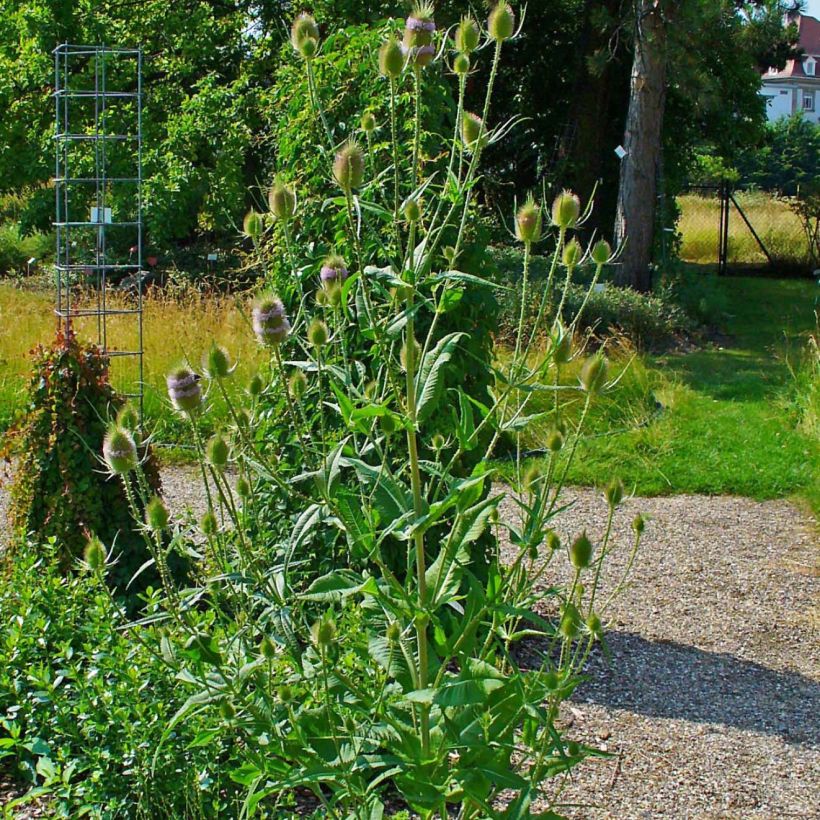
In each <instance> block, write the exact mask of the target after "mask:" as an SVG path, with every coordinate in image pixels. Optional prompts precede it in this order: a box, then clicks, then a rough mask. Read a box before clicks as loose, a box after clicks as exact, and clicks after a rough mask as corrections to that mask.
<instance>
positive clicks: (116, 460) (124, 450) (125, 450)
mask: <svg viewBox="0 0 820 820" xmlns="http://www.w3.org/2000/svg"><path fill="white" fill-rule="evenodd" d="M103 458H104V459H105V463H106V464H107V465H108V469H109V470H111V472H112V473H114V474H115V475H126V474H127V473H130V472H131V471H132V470H134V469H136V467H137V463H138V462H139V457H138V456H137V445H136V444H135V443H134V438H133V436H132V435H131V433H129V432H128V431H127V430H123V429H122V428H121V427H112V428H110V429H109V431H108V432H107V433H106V434H105V438H104V439H103Z"/></svg>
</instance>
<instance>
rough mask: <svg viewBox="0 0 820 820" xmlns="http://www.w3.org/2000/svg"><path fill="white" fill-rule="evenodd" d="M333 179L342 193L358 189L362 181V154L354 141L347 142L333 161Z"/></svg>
mask: <svg viewBox="0 0 820 820" xmlns="http://www.w3.org/2000/svg"><path fill="white" fill-rule="evenodd" d="M333 177H334V179H335V180H336V182H337V183H338V184H339V187H340V188H341V189H342V190H343V191H352V190H354V189H355V188H359V187H360V186H361V184H362V180H364V152H363V151H362V149H361V146H360V145H359V143H357V142H356V141H355V140H352V139H351V140H348V142H346V143H345V144H344V145H343V146H342V147H341V148H340V149H339V151H338V152H337V153H336V158H335V159H334V160H333Z"/></svg>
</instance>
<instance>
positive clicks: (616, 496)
mask: <svg viewBox="0 0 820 820" xmlns="http://www.w3.org/2000/svg"><path fill="white" fill-rule="evenodd" d="M604 496H605V497H606V503H607V504H609V506H610V507H612V508H613V509H614V508H615V507H617V506H618V505H619V504H620V503H621V502H622V501H623V500H624V484H623V481H621V480H620V479H617V478H615V479H613V480H612V481H610V482H609V484H607V486H606V490H604Z"/></svg>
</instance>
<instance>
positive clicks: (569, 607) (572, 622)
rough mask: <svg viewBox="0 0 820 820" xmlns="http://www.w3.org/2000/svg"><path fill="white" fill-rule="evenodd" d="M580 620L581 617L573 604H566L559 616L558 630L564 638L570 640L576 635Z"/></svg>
mask: <svg viewBox="0 0 820 820" xmlns="http://www.w3.org/2000/svg"><path fill="white" fill-rule="evenodd" d="M580 620H581V617H580V614H579V612H578V608H577V607H576V606H575V604H570V603H567V604H565V605H564V611H563V613H562V615H561V624H560V626H559V627H558V629H559V631H560V632H561V634H562V635H563V636H564V637H565V638H567V639H569V640H572V639H573V638H575V637H576V636H577V635H578V626H579V622H580Z"/></svg>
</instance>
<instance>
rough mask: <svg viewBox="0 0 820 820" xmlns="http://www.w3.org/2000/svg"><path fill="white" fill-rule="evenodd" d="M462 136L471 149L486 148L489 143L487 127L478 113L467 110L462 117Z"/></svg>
mask: <svg viewBox="0 0 820 820" xmlns="http://www.w3.org/2000/svg"><path fill="white" fill-rule="evenodd" d="M461 138H462V140H463V141H464V145H465V146H466V147H467V148H468V149H469V150H471V151H475V150H477V149H480V148H484V146H485V145H486V144H487V129H486V127H485V125H484V122H483V120H482V119H481V117H479V116H478V114H473V113H471V112H470V111H465V112H464V113H463V114H462V117H461Z"/></svg>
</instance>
